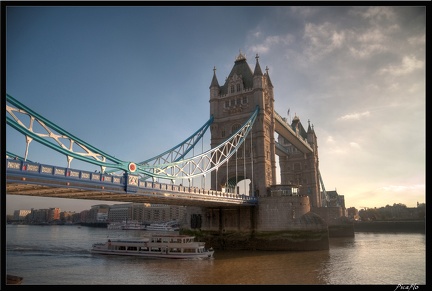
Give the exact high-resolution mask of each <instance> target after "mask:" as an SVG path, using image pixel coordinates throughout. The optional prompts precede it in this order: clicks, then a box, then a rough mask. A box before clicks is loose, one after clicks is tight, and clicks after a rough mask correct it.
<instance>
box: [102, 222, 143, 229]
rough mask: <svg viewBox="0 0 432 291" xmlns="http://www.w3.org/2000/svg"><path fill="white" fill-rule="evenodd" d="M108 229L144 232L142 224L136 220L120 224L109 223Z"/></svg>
mask: <svg viewBox="0 0 432 291" xmlns="http://www.w3.org/2000/svg"><path fill="white" fill-rule="evenodd" d="M107 228H108V229H123V230H145V229H146V227H145V225H144V224H141V223H139V222H138V221H136V220H129V221H122V222H111V223H109V224H108V226H107Z"/></svg>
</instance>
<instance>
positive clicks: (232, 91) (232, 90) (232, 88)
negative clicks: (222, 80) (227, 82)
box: [231, 85, 234, 93]
mask: <svg viewBox="0 0 432 291" xmlns="http://www.w3.org/2000/svg"><path fill="white" fill-rule="evenodd" d="M231 93H234V85H231Z"/></svg>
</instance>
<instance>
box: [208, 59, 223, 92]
mask: <svg viewBox="0 0 432 291" xmlns="http://www.w3.org/2000/svg"><path fill="white" fill-rule="evenodd" d="M209 89H210V99H212V98H216V97H218V96H219V95H220V86H219V82H218V80H217V77H216V66H214V67H213V78H212V81H211V84H210V87H209Z"/></svg>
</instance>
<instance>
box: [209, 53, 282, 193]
mask: <svg viewBox="0 0 432 291" xmlns="http://www.w3.org/2000/svg"><path fill="white" fill-rule="evenodd" d="M255 59H256V63H255V69H254V71H253V72H252V70H251V68H250V67H249V65H248V63H247V61H246V57H245V55H244V54H242V53H241V52H240V53H239V55H238V56H237V58H236V59H235V62H234V66H233V68H232V70H231V72H230V74H229V76H228V77H227V78H226V80H225V83H224V84H223V85H222V86H220V85H219V82H218V80H217V77H216V69H214V73H213V79H212V81H211V85H210V115H213V117H214V121H213V124H212V126H211V147H212V148H214V147H215V146H217V145H219V144H221V143H223V142H224V141H225V140H226V139H227V138H228V137H230V136H231V134H233V133H235V132H236V131H237V130H238V129H239V128H240V127H241V126H242V125H243V124H244V123H245V122H246V121H247V120H248V119H249V118H250V116H251V114H252V113H253V112H254V110H255V108H256V106H257V105H258V106H259V108H260V111H259V114H258V116H257V119H256V120H255V123H254V126H253V128H252V131H251V132H252V135H251V134H249V137H248V138H247V140H246V141H245V143H244V144H243V145H242V147H241V148H240V149H239V150H238V151H237V154H236V155H234V156H233V157H232V158H231V159H230V161H229V162H228V166H222V167H221V168H219V169H218V171H216V172H215V171H214V172H212V174H211V175H212V176H211V184H212V185H211V188H212V189H217V190H221V189H222V188H226V189H228V191H230V192H234V193H238V192H237V189H236V185H237V183H238V182H240V181H242V180H244V179H250V181H251V183H250V195H253V196H265V195H267V190H268V187H270V186H271V185H274V184H276V161H275V139H274V131H275V124H274V122H275V121H274V96H273V85H272V82H271V81H270V77H269V74H268V69H266V72H265V73H264V74H263V72H262V70H261V67H260V64H259V61H258V59H259V57H258V55H256V57H255ZM251 139H252V140H251ZM251 148H252V149H251ZM252 163H253V164H252ZM227 172H228V173H227Z"/></svg>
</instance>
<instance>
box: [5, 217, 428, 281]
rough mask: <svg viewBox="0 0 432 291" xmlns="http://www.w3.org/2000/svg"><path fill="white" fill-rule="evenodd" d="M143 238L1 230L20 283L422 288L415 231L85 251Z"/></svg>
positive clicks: (77, 229) (420, 246) (9, 266)
mask: <svg viewBox="0 0 432 291" xmlns="http://www.w3.org/2000/svg"><path fill="white" fill-rule="evenodd" d="M146 234H148V233H147V232H146V231H139V230H138V231H134V230H108V229H106V228H93V227H85V226H76V225H74V226H61V225H58V226H55V225H54V226H38V225H7V226H6V252H5V253H6V273H7V274H11V275H16V276H20V277H23V281H22V283H21V285H125V284H129V285H237V284H248V285H377V284H378V285H392V286H394V288H393V289H392V290H394V289H397V288H398V286H399V285H400V286H405V287H407V288H408V287H409V286H412V285H413V286H417V287H419V285H426V235H425V234H422V233H370V232H356V233H355V237H352V238H331V239H330V249H329V250H325V251H308V252H266V251H224V250H216V251H215V255H214V259H210V260H207V259H206V260H169V259H145V258H133V257H132V258H131V257H121V256H104V255H96V254H91V253H90V247H91V245H92V244H93V243H95V242H103V241H105V240H106V239H107V238H126V237H141V236H145V235H146ZM208 247H210V246H208ZM399 290H401V287H399ZM411 290H415V289H414V288H411Z"/></svg>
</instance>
